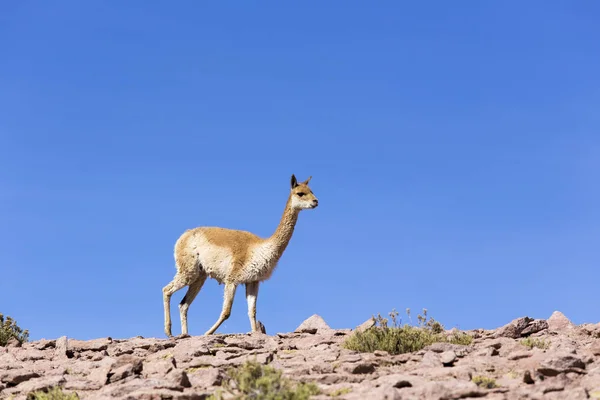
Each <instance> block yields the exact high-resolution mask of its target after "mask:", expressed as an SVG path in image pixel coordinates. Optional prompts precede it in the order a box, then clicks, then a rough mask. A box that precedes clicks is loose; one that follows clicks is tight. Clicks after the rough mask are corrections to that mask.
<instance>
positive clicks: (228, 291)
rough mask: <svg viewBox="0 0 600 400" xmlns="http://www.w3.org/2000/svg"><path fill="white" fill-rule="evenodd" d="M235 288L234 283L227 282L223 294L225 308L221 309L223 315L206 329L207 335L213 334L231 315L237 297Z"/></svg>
mask: <svg viewBox="0 0 600 400" xmlns="http://www.w3.org/2000/svg"><path fill="white" fill-rule="evenodd" d="M235 289H236V285H235V284H233V283H226V284H225V290H224V292H225V293H224V296H223V310H221V315H220V316H219V319H218V320H217V322H215V324H214V325H213V326H212V328H210V329H209V330H208V331H206V333H205V335H212V334H213V333H214V331H216V330H217V329H218V328H219V326H221V324H222V323H223V321H225V320H226V319H227V318H229V316H230V315H231V306H232V305H233V298H234V297H235Z"/></svg>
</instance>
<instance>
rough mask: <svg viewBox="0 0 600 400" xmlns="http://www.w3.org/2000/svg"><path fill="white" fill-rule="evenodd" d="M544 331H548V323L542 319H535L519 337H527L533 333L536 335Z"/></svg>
mask: <svg viewBox="0 0 600 400" xmlns="http://www.w3.org/2000/svg"><path fill="white" fill-rule="evenodd" d="M544 329H548V322H546V320H543V319H536V320H533V321H531V322H530V323H529V324H528V325H527V326H526V327H525V329H523V331H521V336H528V335H531V334H533V333H538V332H540V331H543V330H544Z"/></svg>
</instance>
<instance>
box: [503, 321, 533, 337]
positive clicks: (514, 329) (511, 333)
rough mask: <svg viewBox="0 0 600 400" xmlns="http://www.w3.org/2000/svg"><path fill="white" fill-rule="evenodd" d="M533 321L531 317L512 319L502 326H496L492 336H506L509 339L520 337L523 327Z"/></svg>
mask: <svg viewBox="0 0 600 400" xmlns="http://www.w3.org/2000/svg"><path fill="white" fill-rule="evenodd" d="M533 321H534V320H533V318H529V317H521V318H517V319H514V320H512V321H511V322H509V323H508V324H506V325H504V326H503V327H501V328H498V330H496V333H495V334H494V337H496V338H499V337H507V338H511V339H516V338H519V337H521V333H522V332H523V331H524V330H525V328H527V326H528V325H529V324H530V323H531V322H533Z"/></svg>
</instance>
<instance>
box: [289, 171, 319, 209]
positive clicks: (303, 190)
mask: <svg viewBox="0 0 600 400" xmlns="http://www.w3.org/2000/svg"><path fill="white" fill-rule="evenodd" d="M311 178H312V176H309V177H308V179H307V180H305V181H304V182H298V181H297V180H296V177H295V176H294V175H292V182H291V183H292V192H291V194H290V196H291V198H292V208H294V209H296V210H305V209H309V208H316V207H317V206H318V205H319V199H317V197H316V196H315V194H314V193H313V192H312V190H311V189H310V188H309V187H308V182H310V179H311Z"/></svg>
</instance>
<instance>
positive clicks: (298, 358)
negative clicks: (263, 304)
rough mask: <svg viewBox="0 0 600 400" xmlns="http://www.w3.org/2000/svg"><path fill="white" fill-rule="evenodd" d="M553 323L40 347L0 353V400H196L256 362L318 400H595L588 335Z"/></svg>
mask: <svg viewBox="0 0 600 400" xmlns="http://www.w3.org/2000/svg"><path fill="white" fill-rule="evenodd" d="M559 317H560V315H558V314H554V316H553V317H551V318H550V319H548V321H544V320H534V319H531V318H526V317H525V319H520V320H519V319H518V320H515V321H512V323H511V324H508V325H505V326H503V327H501V328H498V329H496V330H473V331H469V333H470V334H472V335H473V337H474V341H473V343H472V344H470V345H455V344H451V343H446V342H440V343H434V344H432V345H429V346H427V347H425V348H423V349H422V350H419V351H416V352H413V353H406V354H390V353H388V352H386V351H381V350H374V351H372V352H364V353H361V352H357V351H352V350H348V349H345V348H344V346H343V342H344V340H345V339H346V338H347V337H348V335H349V334H350V333H351V330H339V329H338V330H333V329H330V328H329V329H327V328H328V327H327V328H324V327H323V326H321V327H317V328H314V326H313V327H312V328H311V327H310V326H307V327H306V330H304V328H303V329H302V332H290V333H279V334H275V335H273V336H267V335H266V334H256V333H250V334H249V333H242V334H215V335H210V336H203V335H202V336H189V337H185V338H183V337H181V338H179V339H170V338H167V339H157V338H143V337H133V338H130V339H116V340H113V339H111V338H103V339H93V340H87V341H77V340H72V339H67V338H66V337H62V338H58V339H55V340H54V339H42V340H38V341H33V342H26V343H23V345H22V346H21V347H10V348H7V347H0V390H1V391H2V394H1V395H0V398H5V397H6V398H10V397H11V396H14V399H15V400H20V399H23V400H25V398H26V395H27V393H28V391H29V390H31V389H34V390H37V389H40V388H41V389H42V390H45V389H47V388H50V387H52V386H56V385H59V386H61V387H63V388H64V389H65V391H75V392H77V393H78V394H79V396H81V397H80V398H82V399H86V400H96V399H97V400H100V399H107V398H123V399H140V398H147V399H161V400H162V399H163V398H169V399H188V398H198V399H205V398H206V397H208V395H209V394H212V393H214V392H215V390H216V389H218V388H219V387H221V385H222V384H223V383H224V382H225V381H226V379H228V378H227V374H228V371H229V369H230V368H232V367H235V366H239V365H241V364H243V363H244V362H246V361H257V362H259V363H260V364H263V365H270V366H271V367H273V368H277V369H278V370H280V371H281V372H282V373H283V376H284V377H286V378H290V379H292V380H295V381H298V382H312V383H315V384H317V385H318V386H319V387H320V388H321V389H322V394H321V395H317V396H313V397H311V398H314V399H315V400H326V399H328V398H331V396H336V397H337V398H340V399H345V400H347V399H350V400H351V399H356V400H358V399H365V398H367V399H375V400H377V399H399V400H402V399H425V400H428V399H440V400H441V399H447V400H450V399H467V398H475V397H485V399H486V400H506V399H513V398H515V399H521V398H522V399H531V400H534V399H540V400H541V399H545V400H552V399H567V398H568V399H570V400H571V399H573V400H579V399H584V398H587V397H586V396H587V395H588V394H589V398H590V399H593V398H598V399H600V340H599V339H600V338H599V337H596V336H595V335H596V334H595V332H596V328H597V324H582V325H572V327H571V328H566V329H563V328H564V326H571V325H568V324H563V328H559V327H558V326H559V324H557V323H556V322H557V321H559V322H560V318H559ZM545 323H548V327H547V328H546V327H545ZM306 325H308V324H306ZM551 328H552V329H551ZM315 329H316V330H315ZM354 331H356V330H354ZM447 332H448V331H447ZM447 332H446V333H447ZM531 335H533V337H534V338H536V339H538V338H539V339H540V340H543V341H544V342H546V343H548V344H549V346H547V347H544V348H543V349H541V348H537V347H534V348H532V349H528V348H527V347H525V346H524V345H523V344H522V343H521V342H522V338H523V337H526V336H531ZM72 343H73V344H74V345H75V346H71V344H72ZM475 376H485V377H490V378H494V379H495V380H496V382H497V384H498V385H499V386H498V387H496V388H492V389H487V388H480V387H477V386H476V385H475V384H474V383H473V382H472V378H473V377H475ZM330 395H331V396H330Z"/></svg>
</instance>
